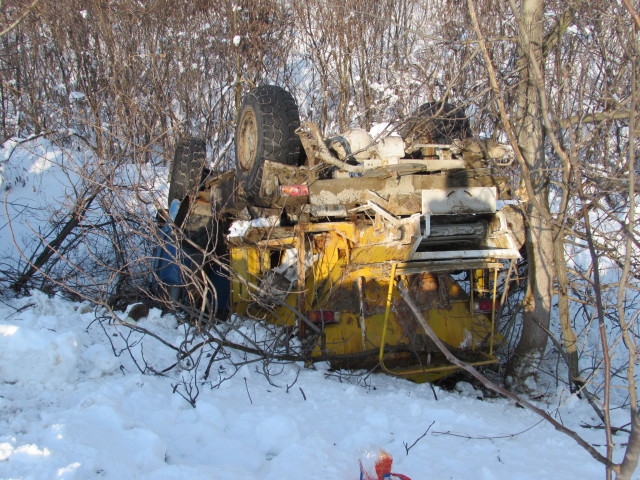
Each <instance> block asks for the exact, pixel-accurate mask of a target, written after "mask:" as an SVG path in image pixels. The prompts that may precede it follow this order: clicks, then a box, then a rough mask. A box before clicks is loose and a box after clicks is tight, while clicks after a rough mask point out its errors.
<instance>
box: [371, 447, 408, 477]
mask: <svg viewBox="0 0 640 480" xmlns="http://www.w3.org/2000/svg"><path fill="white" fill-rule="evenodd" d="M363 459H364V464H363V462H362V460H363ZM363 459H360V480H387V479H388V480H411V479H410V478H409V477H407V476H406V475H402V474H401V473H392V472H391V466H392V465H393V457H392V456H391V455H390V454H389V453H388V452H387V451H385V450H383V449H382V448H381V449H380V450H379V451H378V452H377V455H376V453H375V452H367V454H366V455H365V456H364V457H363Z"/></svg>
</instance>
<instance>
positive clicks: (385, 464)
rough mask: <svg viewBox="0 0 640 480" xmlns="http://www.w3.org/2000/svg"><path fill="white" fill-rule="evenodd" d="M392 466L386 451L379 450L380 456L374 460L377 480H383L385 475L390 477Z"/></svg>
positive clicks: (390, 458)
mask: <svg viewBox="0 0 640 480" xmlns="http://www.w3.org/2000/svg"><path fill="white" fill-rule="evenodd" d="M392 464H393V458H392V457H391V455H389V454H388V453H387V452H386V451H384V450H382V449H381V450H380V455H379V456H378V459H377V460H376V475H377V476H378V478H377V480H383V479H384V476H385V475H391V465H392Z"/></svg>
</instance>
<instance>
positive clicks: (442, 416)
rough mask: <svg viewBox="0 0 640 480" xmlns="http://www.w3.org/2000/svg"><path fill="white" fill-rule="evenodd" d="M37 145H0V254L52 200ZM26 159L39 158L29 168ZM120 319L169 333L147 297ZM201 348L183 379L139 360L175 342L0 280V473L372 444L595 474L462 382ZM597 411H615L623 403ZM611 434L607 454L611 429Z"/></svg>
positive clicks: (449, 471)
mask: <svg viewBox="0 0 640 480" xmlns="http://www.w3.org/2000/svg"><path fill="white" fill-rule="evenodd" d="M39 146H45V147H46V146H47V144H46V143H39V144H37V145H36V147H35V148H32V147H33V146H32V147H30V148H29V149H28V150H25V151H23V152H22V153H20V154H18V153H15V152H14V153H13V154H12V155H11V156H10V155H9V154H6V155H5V156H2V155H0V160H1V161H0V181H1V182H0V183H2V187H3V189H5V190H6V191H7V195H6V196H5V197H4V199H3V201H6V200H5V199H8V200H9V201H10V202H11V201H12V199H13V203H12V204H10V205H9V208H7V209H5V208H2V215H4V214H5V212H8V213H9V214H11V215H16V216H14V221H15V223H14V225H13V227H14V229H13V233H14V235H13V236H12V235H9V229H8V226H7V224H6V222H5V221H4V219H3V221H0V251H1V252H2V253H3V256H4V258H3V260H2V262H9V257H8V256H10V255H11V251H12V248H13V240H12V237H13V239H15V241H16V242H18V243H19V242H20V241H21V238H22V235H25V238H26V240H25V241H28V237H29V232H33V231H35V230H37V226H38V225H39V223H38V222H41V221H42V220H46V218H47V212H45V211H44V210H43V207H42V206H43V205H48V207H49V208H52V207H53V205H52V201H51V200H44V199H43V197H44V196H45V194H51V193H52V192H61V191H64V189H61V188H62V187H64V185H63V184H64V182H65V181H67V180H68V179H69V178H70V176H68V175H67V176H63V177H62V180H60V182H56V181H55V180H54V179H53V176H52V175H53V174H52V172H60V171H61V168H62V166H63V165H61V162H60V161H59V158H60V156H59V155H58V154H57V153H56V152H54V151H53V150H52V149H51V148H49V147H47V148H45V149H44V150H42V151H40V150H41V149H39V148H40V147H39ZM29 152H31V153H29ZM34 152H35V153H34ZM52 152H53V153H54V154H55V155H52ZM4 153H6V150H5V152H4ZM42 158H45V159H48V160H49V161H50V162H51V163H47V164H46V165H44V167H46V168H44V167H42V168H35V166H37V165H39V164H38V163H37V162H38V161H39V160H40V159H42ZM32 167H33V168H32ZM18 200H19V201H18ZM3 207H4V206H3ZM17 208H21V210H20V211H19V212H17V213H15V214H13V213H11V212H15V210H12V209H17ZM29 212H32V213H33V214H30V213H29ZM37 212H40V213H41V214H44V215H43V216H42V217H40V218H38V217H37V216H36V215H35V213H37ZM18 230H19V231H18ZM31 235H33V233H31ZM25 250H29V249H28V248H25ZM136 325H137V326H138V327H141V328H144V329H146V330H148V331H149V332H152V333H153V334H154V335H155V336H157V337H160V338H162V339H164V340H166V341H167V342H168V343H170V344H172V345H180V343H181V342H182V341H183V340H184V339H185V333H184V328H183V326H181V325H180V324H179V322H178V321H177V320H176V318H175V317H174V316H172V315H164V316H163V315H162V314H161V312H160V311H159V310H151V312H150V314H149V315H148V316H147V317H146V318H143V319H141V320H140V321H139V322H138V323H137V324H136ZM127 345H128V346H129V347H130V348H129V349H127V348H125V347H126V346H127ZM212 349H213V347H212V346H207V347H205V349H203V350H198V351H197V352H196V353H195V355H197V354H202V356H201V357H199V358H200V359H201V364H200V365H199V367H198V369H196V370H195V372H196V380H195V381H194V380H193V378H192V375H193V374H194V370H188V369H186V368H180V367H178V368H175V369H173V370H171V371H170V372H169V373H168V374H167V376H160V375H153V374H142V373H141V372H140V369H139V367H142V366H144V365H145V364H146V365H147V366H150V367H153V368H155V369H163V368H165V367H167V366H168V365H171V364H172V363H174V362H175V351H174V350H172V349H170V348H169V347H167V346H166V345H165V344H163V343H162V342H160V341H158V339H157V338H154V337H153V336H151V335H143V334H142V333H138V332H136V331H133V330H131V329H130V328H129V327H127V326H126V325H123V324H119V323H117V322H114V321H112V319H110V317H109V316H107V315H106V314H105V312H104V311H101V310H99V309H98V310H96V309H95V308H94V307H93V306H92V305H90V304H88V303H71V302H68V301H66V300H64V299H62V298H61V297H59V296H54V297H48V296H46V295H44V294H42V293H38V292H33V295H32V296H30V297H22V298H15V297H13V296H12V295H10V294H9V293H8V291H6V290H5V292H4V295H3V296H0V478H2V479H93V478H108V479H117V480H122V479H138V478H139V479H167V480H168V479H185V478H189V479H212V480H213V479H215V480H221V479H223V480H242V479H259V480H269V479H273V480H275V479H277V480H299V479H303V478H304V479H314V480H315V479H327V480H338V479H340V480H342V479H344V480H357V479H358V478H360V467H359V462H360V461H361V460H362V461H363V463H364V464H365V465H368V464H369V463H371V459H370V457H371V456H372V455H373V456H374V457H375V456H376V455H377V454H378V452H379V451H380V449H384V450H385V451H387V452H388V453H389V454H391V455H392V456H393V459H394V464H393V469H392V470H393V471H394V472H397V473H401V474H404V475H406V476H407V477H409V478H411V479H412V480H426V479H486V480H490V479H498V480H501V479H505V480H506V479H509V480H514V479H522V480H525V479H532V480H534V479H535V480H538V479H547V478H559V477H566V476H569V477H571V478H580V479H582V480H586V479H596V478H604V468H603V467H602V466H601V465H600V464H598V463H597V462H596V461H595V460H593V459H592V458H591V457H590V456H589V455H588V454H587V453H586V452H585V451H584V450H583V449H582V448H581V447H580V446H578V445H577V444H576V443H575V442H574V441H573V440H572V439H571V438H569V437H568V436H566V435H564V434H562V433H560V432H557V431H555V430H554V429H553V428H552V427H551V426H550V425H549V424H548V423H546V422H544V421H541V419H540V418H538V417H537V416H536V415H534V414H533V413H531V412H530V411H527V410H525V409H522V408H520V407H518V406H517V405H516V404H514V403H513V402H512V401H508V400H504V399H495V398H488V397H485V398H483V395H482V394H481V393H480V392H478V391H475V390H474V389H473V387H472V386H471V385H470V384H468V383H459V384H458V385H457V388H456V390H455V391H452V392H449V391H444V390H440V389H438V388H435V389H432V387H431V386H429V385H418V384H413V383H410V382H407V381H404V380H401V379H397V378H392V377H389V376H385V375H382V374H375V375H351V374H349V373H348V372H330V371H329V370H328V369H327V368H326V366H325V365H316V366H315V368H307V367H305V366H303V365H300V364H291V363H290V364H283V365H278V364H275V363H272V364H271V365H270V369H269V370H267V371H265V369H264V366H263V364H262V363H260V362H251V361H250V360H251V357H245V355H244V354H240V353H237V354H234V355H235V356H234V357H233V358H230V359H227V360H216V362H215V363H214V365H213V367H212V369H211V371H210V372H209V376H208V378H207V379H206V380H205V379H204V375H205V372H206V369H205V365H206V363H207V362H208V359H209V358H210V357H209V356H208V355H210V354H211V352H212V351H213V350H212ZM245 361H246V362H245ZM242 362H245V363H244V364H243V365H242V366H240V367H239V369H238V370H237V371H236V368H237V367H236V366H238V365H241V364H242ZM265 373H268V374H269V375H266V374H265ZM221 380H224V381H221ZM541 388H542V387H541ZM189 389H191V390H189ZM196 389H197V390H198V391H197V392H196ZM543 393H544V394H545V395H544V396H543V397H541V399H540V400H539V403H538V404H539V406H541V407H542V408H544V409H546V410H548V411H550V412H552V414H553V415H554V416H555V417H556V418H557V419H558V420H560V421H561V422H562V423H564V424H565V425H566V426H568V427H569V428H571V429H574V430H576V431H577V432H578V433H579V434H580V435H581V436H583V437H585V438H586V439H587V440H588V441H590V442H591V443H593V444H595V445H598V446H599V448H600V449H601V451H602V450H603V447H602V445H603V444H604V442H605V439H604V434H603V431H602V430H600V429H597V428H587V426H597V425H599V424H600V422H599V420H598V419H597V417H596V415H595V413H594V411H593V410H592V409H591V407H590V406H589V405H588V403H587V402H586V401H585V400H581V399H578V398H576V397H574V396H571V395H569V393H568V392H567V391H566V389H564V387H562V386H559V387H556V386H555V385H554V386H552V387H551V388H549V387H546V388H545V389H544V391H543ZM185 397H186V398H191V399H195V402H194V403H195V407H194V406H192V404H191V403H189V402H188V401H187V400H186V399H185ZM613 414H614V418H613V423H614V425H617V426H621V425H623V424H624V423H625V420H624V417H625V416H627V417H628V415H626V414H625V412H620V411H615V412H613ZM618 416H619V417H620V418H618ZM614 440H615V441H616V442H617V444H616V460H620V457H621V454H622V448H623V445H622V443H623V442H624V441H626V435H622V436H620V437H614Z"/></svg>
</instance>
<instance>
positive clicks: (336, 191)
mask: <svg viewBox="0 0 640 480" xmlns="http://www.w3.org/2000/svg"><path fill="white" fill-rule="evenodd" d="M396 132H398V133H396ZM235 144H236V170H235V172H227V173H224V174H218V175H210V176H208V177H207V178H204V179H203V178H202V177H201V175H200V171H201V170H202V164H203V161H204V154H203V148H202V147H198V146H197V145H198V143H197V142H194V141H193V140H187V141H185V142H182V143H179V145H178V148H177V150H176V156H175V159H174V165H173V169H172V175H171V186H170V192H169V197H170V198H169V200H170V202H171V201H174V202H181V207H182V208H181V209H180V210H181V211H182V212H183V213H182V214H181V215H180V217H181V218H180V219H179V221H178V223H179V225H178V226H179V227H181V228H182V230H183V231H184V232H186V233H187V235H189V234H192V235H191V236H192V238H212V237H215V238H216V239H217V241H218V251H220V246H219V245H220V244H222V246H223V247H224V248H223V250H224V255H226V257H225V258H226V259H227V260H226V261H227V262H228V267H229V272H230V274H229V275H228V279H225V280H224V281H228V282H229V284H230V294H229V298H228V306H229V310H230V312H231V313H233V314H237V315H240V316H244V317H247V318H250V319H255V320H256V321H261V322H268V323H271V324H275V325H280V326H282V327H284V328H288V329H290V331H291V332H292V334H295V336H296V337H297V338H298V339H299V341H300V344H301V345H303V349H304V355H305V357H306V358H307V359H308V360H310V361H328V362H330V363H331V365H332V366H333V367H335V368H350V369H354V368H368V369H374V368H379V369H381V370H383V371H385V372H387V373H390V374H393V375H399V376H404V377H407V378H411V379H413V380H416V381H425V380H427V381H432V380H435V379H438V378H440V377H443V376H446V375H448V374H450V373H452V372H453V371H454V370H455V367H454V366H453V365H451V364H450V363H448V362H447V361H446V360H445V359H444V356H443V355H442V354H441V352H440V351H439V350H438V348H437V347H436V345H435V344H434V342H433V341H431V340H430V339H429V337H428V335H426V333H425V331H424V329H423V327H422V326H421V321H418V320H419V319H417V318H416V315H415V312H413V311H412V310H411V309H410V308H409V306H408V305H407V303H406V301H405V300H404V299H403V297H402V296H401V295H400V293H399V290H400V287H401V286H402V287H403V289H404V291H405V292H408V294H409V295H410V297H411V300H412V302H413V303H414V305H416V306H417V307H418V310H419V311H420V314H421V315H422V317H423V318H424V320H425V321H426V322H427V323H428V324H429V325H430V326H431V328H432V329H433V330H434V331H435V332H436V334H437V336H438V337H439V339H440V340H442V341H443V342H444V343H445V344H446V345H447V347H448V348H449V349H450V350H451V351H452V352H453V353H455V354H456V355H457V356H458V357H459V358H461V359H462V360H464V361H466V362H468V363H470V364H473V365H484V364H490V363H495V362H496V361H497V359H496V357H495V355H494V346H495V344H496V342H497V341H498V339H499V338H500V336H499V334H498V333H497V332H496V325H495V323H496V309H498V308H499V306H500V301H501V299H500V298H498V293H499V292H503V291H504V288H503V285H501V283H503V282H505V281H508V275H507V272H508V271H509V267H510V266H511V264H512V262H514V261H516V260H517V259H519V258H520V253H519V251H520V249H521V247H522V244H523V241H524V238H523V234H522V231H523V222H522V216H521V215H520V214H519V213H518V210H517V209H515V208H513V207H511V206H507V207H503V208H502V209H499V208H498V206H499V205H501V204H502V203H503V201H504V200H507V199H510V195H509V186H508V182H507V181H506V180H505V179H504V178H502V177H500V176H498V175H496V172H498V171H499V169H501V168H502V167H504V166H505V165H507V164H509V163H510V158H509V150H508V149H507V148H505V147H504V146H501V145H499V144H497V143H495V142H491V141H488V140H479V139H474V138H473V137H471V135H470V132H469V125H468V121H467V120H466V118H465V116H464V113H463V112H460V111H457V110H456V108H455V106H453V105H450V104H447V103H442V102H434V103H428V104H425V105H423V106H422V107H421V108H420V109H419V110H418V111H417V112H416V113H415V114H414V115H413V116H412V117H411V118H409V119H408V120H407V121H405V122H403V123H402V124H401V125H396V126H395V128H394V131H392V130H391V128H390V127H389V126H387V127H386V128H382V127H380V128H379V129H378V130H377V131H375V132H366V131H364V130H360V129H353V130H350V131H348V132H344V133H341V134H339V135H335V136H330V137H324V136H323V135H322V134H321V132H320V129H319V127H318V126H317V125H316V124H314V123H312V122H302V123H301V122H300V120H299V116H298V107H297V105H296V103H295V100H294V99H293V97H292V96H291V95H290V94H289V93H288V92H287V91H285V90H284V89H282V88H280V87H277V86H271V85H266V86H262V87H258V88H256V89H254V90H252V91H250V92H249V93H248V94H247V95H246V96H245V97H244V99H243V103H242V106H241V109H240V113H239V117H238V119H237V126H236V138H235ZM212 225H215V226H216V227H215V228H214V229H213V230H216V229H217V231H219V234H218V235H215V234H214V235H211V234H209V235H207V236H203V235H200V236H198V234H197V232H202V231H209V232H210V231H211V230H212ZM220 225H224V228H222V231H220V230H221V229H220ZM192 241H193V240H192ZM196 242H197V241H196ZM200 243H201V244H202V241H201V242H200ZM193 274H194V275H197V274H198V273H197V272H194V273H193ZM220 278H222V277H219V278H218V283H217V285H219V280H220ZM174 283H179V282H178V281H174ZM183 283H186V282H183Z"/></svg>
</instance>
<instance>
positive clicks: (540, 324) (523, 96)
mask: <svg viewBox="0 0 640 480" xmlns="http://www.w3.org/2000/svg"><path fill="white" fill-rule="evenodd" d="M543 13H544V0H523V1H522V3H521V6H520V11H519V20H520V29H521V35H520V37H519V47H520V57H519V60H518V64H517V66H518V70H519V72H520V84H519V88H518V101H517V112H516V122H515V131H516V136H517V141H518V145H519V147H520V150H521V152H522V156H523V158H524V161H525V163H526V165H527V167H528V170H529V171H530V172H531V176H530V178H529V179H527V181H530V182H531V187H532V188H531V190H530V191H531V192H532V193H533V195H535V197H536V198H535V200H536V201H535V202H529V203H528V206H527V213H528V218H529V225H528V227H529V228H528V230H527V257H528V262H529V279H528V286H527V293H526V297H525V304H524V314H523V326H522V333H521V336H520V340H519V342H518V345H517V347H516V350H515V353H514V355H513V357H512V358H511V359H510V361H509V363H508V365H507V371H506V380H507V384H508V385H510V386H511V387H513V388H520V389H529V388H531V387H533V385H532V384H531V383H530V381H531V380H532V379H535V374H536V372H537V369H538V366H539V364H540V361H541V360H542V357H543V354H544V351H545V347H546V345H547V340H548V336H547V330H548V327H549V320H550V313H551V298H552V291H553V280H554V255H553V251H554V248H553V231H552V227H551V225H550V224H549V222H548V220H549V218H550V211H549V195H548V181H549V178H548V171H547V163H546V158H545V152H544V144H545V133H544V129H543V125H542V121H541V116H542V113H541V106H540V97H539V95H541V94H543V88H542V85H540V81H541V80H542V79H540V78H538V75H537V74H536V72H535V71H534V69H533V68H532V66H531V65H532V62H537V64H538V66H539V71H542V68H543V58H542V57H543V51H542V44H543V38H544V30H543Z"/></svg>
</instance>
